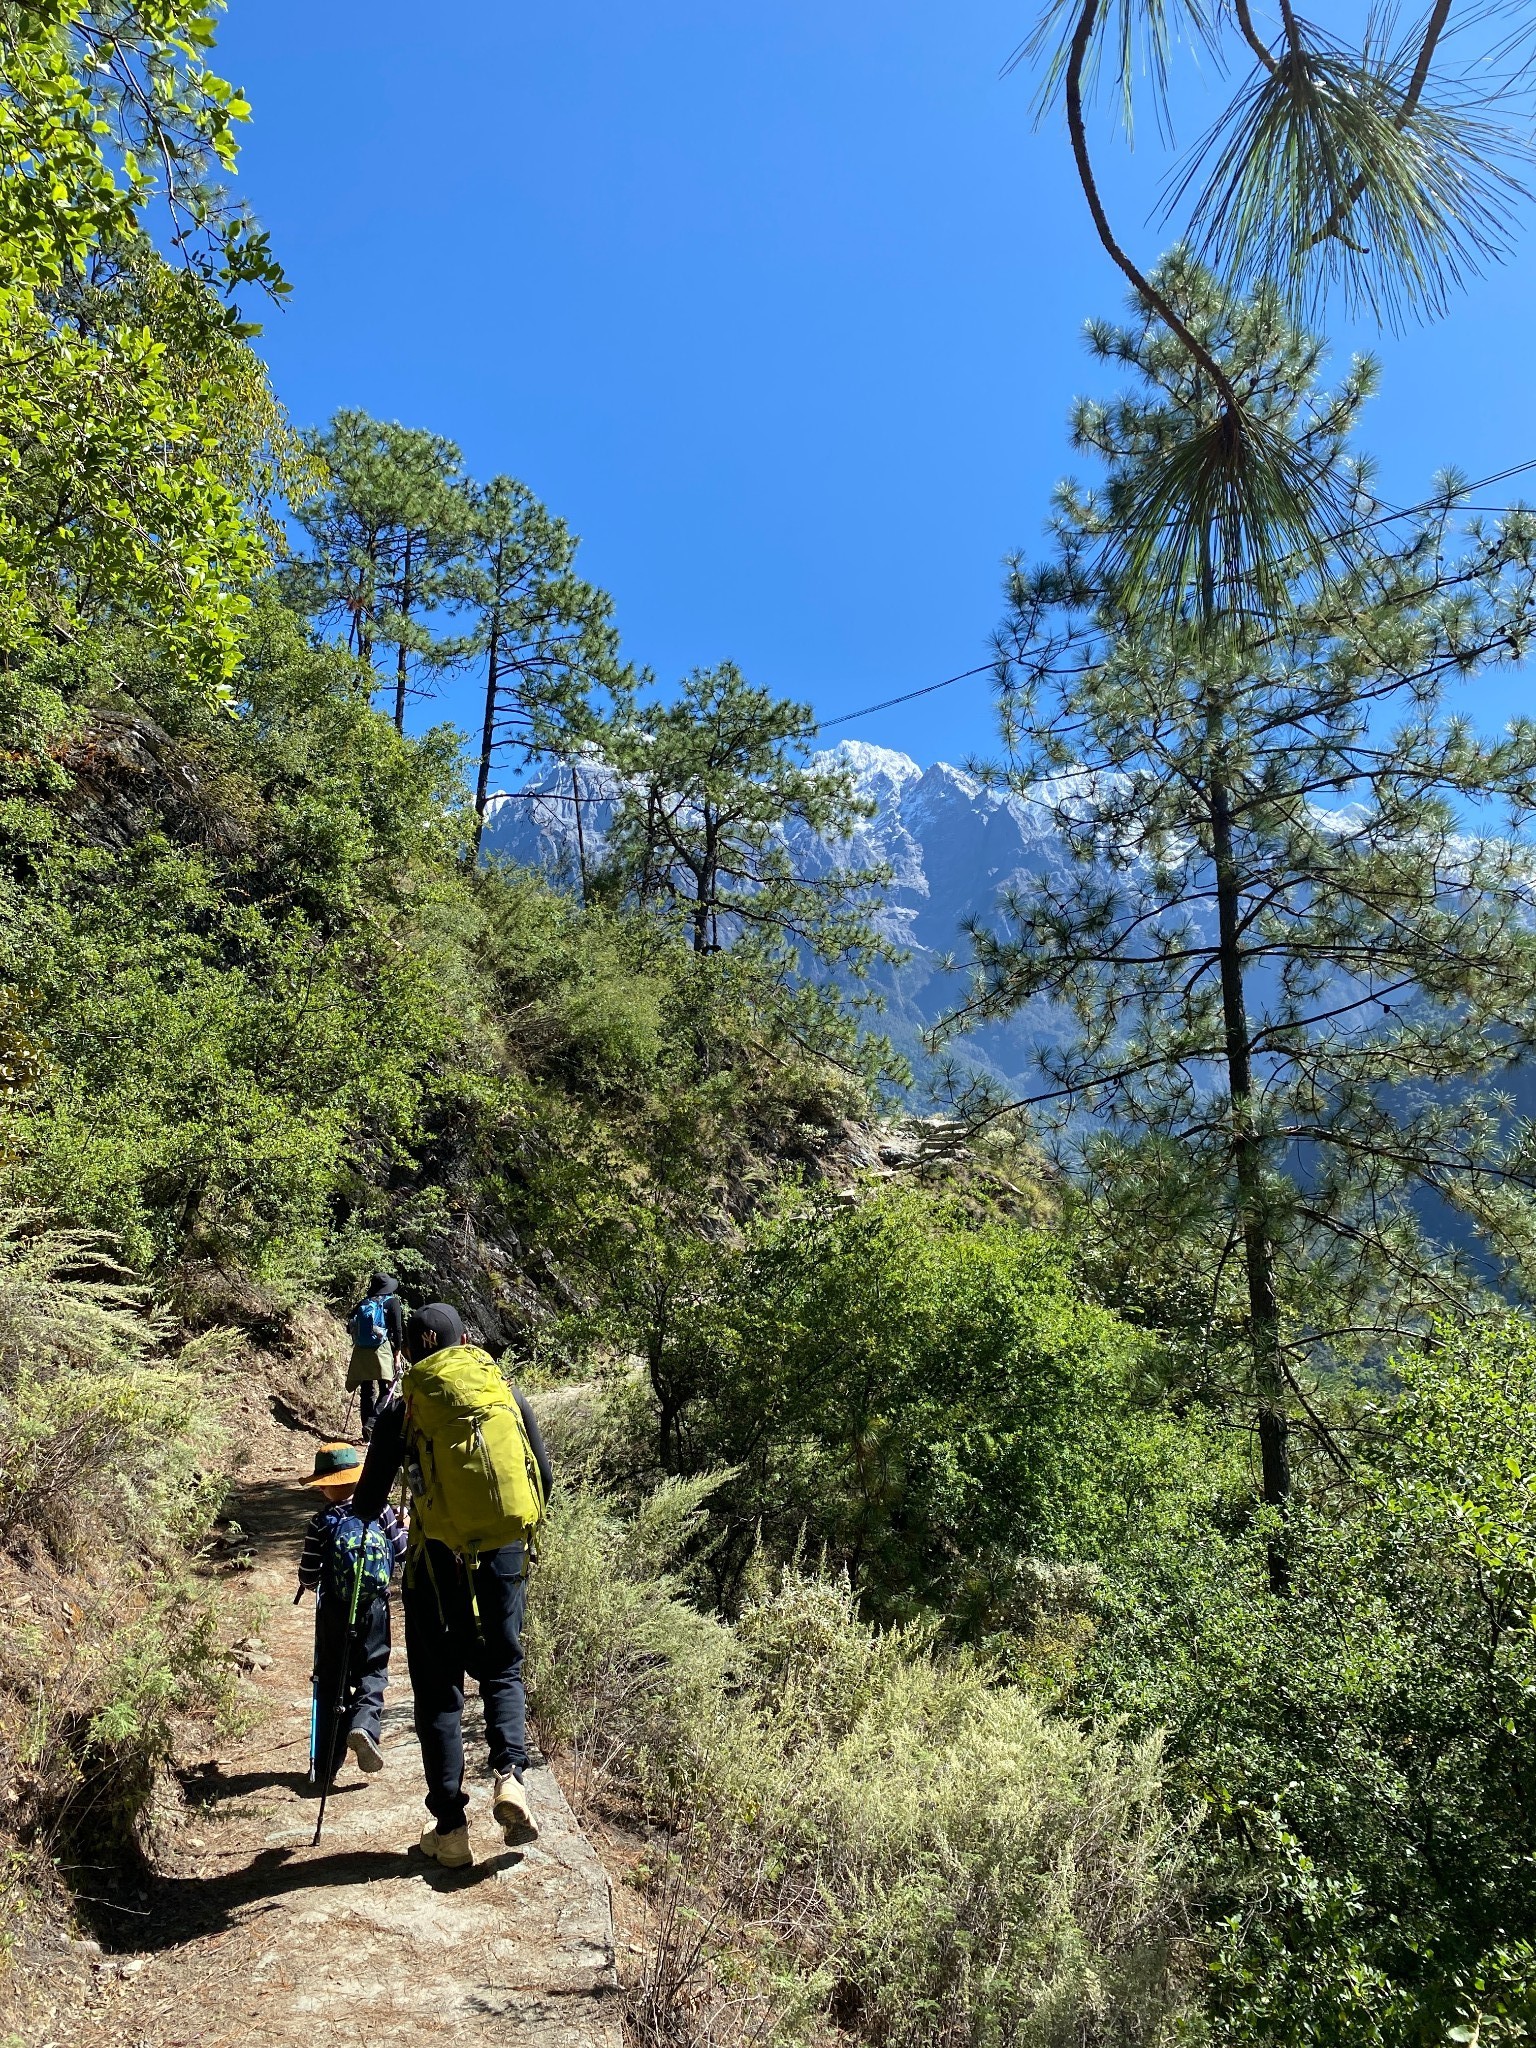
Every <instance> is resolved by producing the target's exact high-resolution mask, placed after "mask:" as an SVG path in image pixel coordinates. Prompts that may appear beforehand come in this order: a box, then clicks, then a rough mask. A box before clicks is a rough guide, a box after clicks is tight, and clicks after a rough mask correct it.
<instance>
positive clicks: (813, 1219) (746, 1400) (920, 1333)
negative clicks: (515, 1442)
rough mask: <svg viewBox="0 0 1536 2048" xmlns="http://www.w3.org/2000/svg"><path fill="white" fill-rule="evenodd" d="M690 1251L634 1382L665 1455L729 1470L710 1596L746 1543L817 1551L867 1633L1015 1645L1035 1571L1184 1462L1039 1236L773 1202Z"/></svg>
mask: <svg viewBox="0 0 1536 2048" xmlns="http://www.w3.org/2000/svg"><path fill="white" fill-rule="evenodd" d="M708 1249H709V1261H708V1263H709V1266H710V1269H711V1270H710V1278H709V1282H708V1284H707V1285H706V1286H701V1287H699V1288H697V1289H696V1290H695V1294H694V1298H693V1299H692V1300H689V1301H685V1302H683V1303H682V1305H681V1308H680V1311H679V1312H677V1313H675V1314H674V1317H673V1327H672V1328H671V1330H670V1332H669V1334H668V1337H667V1341H666V1343H665V1345H664V1346H663V1347H661V1348H660V1349H659V1352H658V1355H657V1356H655V1357H654V1358H653V1359H652V1362H651V1369H652V1378H653V1381H654V1382H655V1384H656V1392H657V1396H658V1402H659V1407H660V1411H661V1435H662V1449H663V1456H664V1459H665V1460H666V1462H667V1463H668V1464H669V1465H671V1466H672V1467H673V1468H674V1469H681V1470H683V1471H696V1470H699V1469H710V1468H713V1467H717V1466H720V1465H731V1466H734V1467H735V1468H736V1469H737V1473H738V1477H737V1478H736V1479H735V1480H734V1481H733V1482H732V1483H731V1484H730V1485H729V1486H728V1487H726V1488H724V1489H723V1490H722V1492H721V1494H720V1496H719V1500H718V1506H717V1525H718V1526H719V1527H720V1528H721V1529H722V1530H723V1532H724V1535H725V1542H724V1544H723V1545H722V1548H721V1551H720V1556H719V1564H720V1585H719V1590H720V1592H721V1594H722V1596H723V1597H725V1598H727V1599H729V1598H730V1597H731V1595H732V1593H733V1590H734V1579H733V1575H739V1573H740V1572H741V1570H742V1569H743V1568H744V1566H745V1564H746V1561H747V1559H748V1558H749V1557H750V1556H751V1554H752V1552H753V1550H754V1548H755V1546H756V1545H757V1544H758V1542H759V1541H764V1542H766V1543H767V1545H768V1547H769V1548H770V1550H771V1551H772V1552H773V1553H774V1554H775V1555H777V1556H779V1557H781V1558H782V1557H787V1556H789V1555H790V1554H792V1553H793V1552H794V1550H795V1549H796V1547H797V1545H799V1546H803V1547H804V1548H805V1549H806V1550H807V1551H808V1552H809V1553H811V1554H815V1553H817V1552H820V1551H823V1550H824V1551H825V1553H826V1554H827V1556H828V1557H829V1559H830V1560H831V1561H832V1562H833V1563H834V1564H836V1565H837V1566H839V1567H843V1568H846V1569H847V1570H848V1571H849V1572H850V1574H851V1575H852V1576H853V1578H854V1580H855V1582H856V1584H857V1585H858V1587H859V1590H860V1593H861V1595H862V1597H863V1599H864V1601H865V1602H866V1605H867V1607H868V1608H869V1611H870V1612H872V1613H874V1614H876V1615H877V1616H879V1617H880V1618H882V1619H885V1620H895V1619H900V1618H902V1617H906V1616H920V1615H923V1614H929V1613H934V1612H938V1613H942V1614H943V1615H944V1616H945V1617H946V1619H947V1623H948V1627H949V1629H950V1631H951V1633H953V1634H957V1635H961V1636H970V1637H980V1636H984V1635H986V1634H987V1633H989V1632H992V1631H996V1630H1000V1629H1014V1630H1028V1629H1029V1628H1030V1627H1031V1626H1032V1624H1033V1622H1034V1620H1035V1618H1036V1615H1037V1613H1038V1611H1039V1609H1040V1607H1041V1604H1042V1599H1043V1597H1044V1594H1045V1584H1044V1581H1043V1580H1042V1578H1041V1575H1040V1571H1039V1566H1040V1564H1041V1563H1044V1564H1045V1565H1047V1566H1061V1565H1068V1566H1070V1565H1076V1564H1079V1563H1081V1562H1083V1561H1085V1560H1090V1561H1091V1560H1093V1559H1095V1558H1098V1557H1101V1556H1102V1555H1104V1554H1106V1553H1107V1552H1109V1551H1111V1550H1113V1549H1114V1548H1115V1547H1116V1545H1117V1544H1118V1543H1119V1541H1120V1540H1121V1535H1122V1531H1123V1525H1124V1522H1125V1519H1126V1516H1127V1513H1129V1512H1139V1511H1140V1508H1139V1506H1138V1505H1136V1504H1138V1503H1140V1502H1142V1501H1144V1500H1145V1499H1147V1498H1148V1497H1150V1496H1151V1495H1153V1494H1154V1493H1155V1492H1157V1491H1158V1489H1159V1488H1160V1487H1161V1486H1163V1485H1165V1484H1167V1483H1168V1481H1169V1479H1171V1478H1172V1476H1173V1474H1174V1472H1175V1471H1176V1470H1177V1469H1178V1466H1179V1463H1180V1462H1181V1460H1182V1458H1183V1457H1184V1455H1185V1452H1184V1450H1183V1449H1182V1448H1181V1432H1180V1430H1179V1429H1178V1427H1177V1426H1176V1425H1175V1424H1174V1423H1173V1422H1172V1421H1171V1420H1170V1419H1169V1418H1168V1417H1167V1416H1166V1415H1161V1414H1159V1413H1158V1412H1157V1410H1156V1408H1155V1407H1154V1405H1153V1403H1152V1400H1151V1398H1150V1391H1149V1390H1144V1386H1143V1381H1144V1373H1143V1367H1142V1361H1143V1358H1144V1355H1145V1353H1146V1350H1147V1344H1146V1340H1145V1339H1144V1338H1142V1337H1140V1336H1138V1335H1137V1333H1136V1332H1134V1331H1133V1330H1131V1329H1130V1328H1129V1327H1128V1326H1127V1325H1125V1324H1124V1323H1122V1322H1120V1321H1119V1320H1118V1319H1117V1318H1116V1317H1115V1316H1113V1315H1111V1314H1110V1313H1109V1312H1108V1311H1106V1310H1104V1309H1101V1308H1098V1307H1096V1306H1095V1305H1094V1304H1093V1303H1092V1302H1091V1301H1089V1300H1087V1299H1086V1298H1085V1297H1084V1294H1083V1291H1082V1289H1081V1288H1080V1287H1079V1286H1078V1285H1077V1284H1076V1282H1075V1280H1074V1278H1073V1275H1072V1271H1071V1267H1070V1262H1069V1260H1068V1258H1067V1256H1066V1254H1065V1252H1064V1250H1063V1247H1062V1246H1061V1245H1060V1243H1059V1242H1055V1241H1052V1240H1051V1239H1049V1238H1046V1237H1044V1236H1042V1235H1041V1234H1039V1233H1037V1232H1033V1231H1029V1230H1025V1229H1021V1228H1019V1227H1017V1226H1016V1225H1013V1224H993V1225H981V1226H978V1225H977V1224H975V1223H974V1222H973V1221H972V1220H971V1219H970V1218H969V1217H968V1216H967V1215H966V1214H965V1213H964V1211H963V1210H962V1208H961V1207H960V1205H959V1204H958V1203H957V1202H954V1201H952V1200H948V1199H945V1198H942V1197H935V1196H932V1195H929V1194H924V1193H921V1192H912V1191H906V1190H903V1191H900V1192H884V1193H880V1194H873V1195H871V1196H870V1197H869V1198H868V1199H866V1200H864V1201H861V1202H859V1203H858V1204H856V1205H852V1206H850V1205H848V1204H846V1203H842V1202H839V1201H836V1200H833V1199H830V1198H827V1197H825V1196H804V1197H794V1198H792V1199H790V1200H788V1201H786V1202H782V1203H780V1204H778V1205H777V1206H776V1207H772V1208H770V1209H769V1210H768V1211H767V1212H765V1213H764V1214H763V1215H762V1216H760V1217H759V1218H758V1219H757V1220H755V1221H754V1222H752V1223H751V1224H749V1226H748V1228H747V1229H746V1231H745V1233H744V1235H743V1239H742V1241H741V1243H740V1244H739V1245H734V1246H730V1245H722V1246H716V1247H710V1248H708Z"/></svg>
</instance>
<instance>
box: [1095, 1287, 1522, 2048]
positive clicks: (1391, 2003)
mask: <svg viewBox="0 0 1536 2048" xmlns="http://www.w3.org/2000/svg"><path fill="white" fill-rule="evenodd" d="M1392 1373H1393V1378H1394V1380H1395V1382H1396V1385H1397V1391H1396V1392H1395V1394H1394V1396H1393V1397H1392V1398H1391V1399H1390V1400H1389V1401H1387V1402H1385V1403H1384V1404H1383V1405H1382V1407H1381V1408H1380V1409H1379V1411H1378V1413H1377V1415H1376V1417H1375V1418H1374V1427H1373V1430H1372V1433H1371V1435H1370V1436H1367V1437H1363V1438H1359V1437H1357V1440H1356V1445H1355V1456H1354V1461H1353V1465H1352V1469H1351V1472H1350V1475H1349V1481H1348V1483H1347V1484H1345V1483H1343V1482H1342V1481H1340V1480H1337V1479H1336V1480H1335V1481H1334V1482H1333V1484H1332V1485H1331V1487H1329V1488H1328V1489H1327V1490H1326V1491H1323V1492H1320V1493H1318V1494H1316V1495H1315V1496H1314V1497H1313V1498H1311V1499H1303V1500H1299V1501H1298V1502H1297V1503H1296V1505H1295V1507H1294V1509H1293V1511H1292V1513H1291V1515H1290V1517H1289V1518H1288V1531H1287V1536H1286V1540H1287V1542H1288V1544H1289V1545H1290V1548H1291V1551H1292V1589H1291V1592H1290V1595H1289V1597H1287V1598H1283V1599H1277V1598H1275V1597H1274V1596H1273V1595H1272V1594H1271V1593H1270V1591H1269V1585H1268V1572H1267V1560H1266V1545H1267V1542H1268V1541H1269V1538H1270V1533H1271V1532H1270V1531H1269V1530H1268V1529H1266V1528H1264V1527H1239V1528H1237V1529H1236V1530H1235V1531H1234V1530H1233V1529H1232V1528H1231V1526H1230V1525H1228V1526H1225V1527H1224V1526H1223V1523H1222V1519H1221V1517H1220V1516H1219V1515H1213V1514H1211V1513H1210V1511H1209V1507H1208V1505H1203V1504H1202V1503H1200V1502H1199V1501H1198V1500H1197V1499H1196V1498H1194V1497H1191V1498H1190V1499H1189V1501H1188V1503H1187V1505H1186V1512H1185V1517H1184V1522H1183V1526H1182V1528H1180V1529H1178V1530H1176V1531H1173V1532H1168V1531H1164V1532H1163V1533H1162V1534H1161V1535H1160V1536H1159V1540H1158V1541H1157V1542H1156V1543H1155V1544H1153V1545H1150V1546H1148V1547H1146V1548H1144V1549H1141V1550H1139V1551H1136V1552H1132V1553H1128V1554H1127V1555H1126V1556H1125V1557H1124V1558H1123V1559H1121V1560H1119V1561H1118V1563H1117V1564H1116V1565H1115V1567H1114V1568H1113V1569H1112V1570H1111V1572H1110V1574H1109V1577H1108V1579H1107V1581H1106V1585H1105V1590H1104V1595H1103V1599H1102V1602H1101V1615H1100V1632H1099V1634H1098V1637H1097V1640H1096V1642H1095V1643H1094V1645H1093V1647H1092V1650H1091V1653H1090V1654H1089V1656H1088V1657H1087V1658H1086V1660H1085V1662H1084V1665H1083V1670H1082V1674H1081V1683H1080V1686H1079V1689H1078V1697H1077V1701H1076V1704H1077V1705H1078V1707H1079V1709H1080V1710H1082V1711H1085V1712H1092V1713H1097V1714H1100V1715H1102V1714H1105V1713H1113V1714H1117V1715H1122V1716H1129V1717H1130V1720H1131V1722H1132V1724H1133V1725H1135V1726H1139V1727H1141V1728H1143V1729H1148V1730H1150V1729H1153V1728H1163V1729H1165V1730H1166V1731H1167V1734H1166V1741H1167V1753H1168V1758H1169V1772H1170V1777H1171V1782H1172V1784H1173V1786H1174V1788H1175V1790H1176V1792H1177V1793H1178V1794H1179V1795H1180V1796H1181V1797H1184V1798H1187V1799H1188V1800H1189V1801H1190V1802H1191V1803H1192V1804H1193V1805H1195V1806H1196V1807H1197V1809H1198V1810H1200V1811H1201V1812H1203V1815H1204V1822H1203V1825H1202V1827H1201V1829H1200V1832H1199V1836H1198V1840H1199V1842H1200V1843H1201V1845H1202V1856H1203V1868H1202V1873H1201V1887H1202V1890H1203V1893H1204V1904H1205V1912H1206V1915H1207V1917H1208V1919H1209V1922H1210V1924H1211V1926H1212V1928H1213V1930H1214V1932H1213V1968H1212V1979H1211V1982H1212V1997H1213V2009H1214V2012H1215V2015H1216V2018H1217V2020H1218V2022H1219V2027H1220V2034H1221V2038H1222V2039H1223V2040H1225V2041H1228V2042H1231V2043H1234V2044H1243V2048H1248V2044H1253V2048H1257V2044H1260V2043H1265V2044H1276V2048H1278V2044H1284V2048H1300V2044H1304V2043H1313V2042H1316V2043H1328V2044H1334V2043H1337V2044H1339V2048H1344V2044H1346V2043H1348V2044H1349V2048H1421V2044H1426V2048H1427V2044H1429V2043H1436V2044H1438V2043H1441V2042H1443V2041H1445V2040H1447V2039H1448V2038H1451V2036H1450V2035H1449V2032H1448V2030H1449V2029H1451V2028H1452V2027H1455V2026H1458V2025H1461V2024H1463V2023H1466V2024H1471V2021H1470V2020H1468V2018H1467V2015H1468V2014H1469V2013H1472V2012H1474V2011H1475V2010H1476V2009H1477V2007H1476V2000H1477V1998H1478V1997H1479V1996H1486V2001H1487V2010H1488V2011H1489V2013H1490V2015H1491V2019H1492V2018H1497V2017H1498V2012H1497V2004H1498V2001H1499V2000H1502V2001H1503V2002H1504V2004H1505V2006H1506V2007H1507V2008H1509V2009H1515V2008H1516V2007H1517V2006H1518V2001H1519V1999H1521V1998H1522V1997H1527V1996H1528V1991H1526V1990H1522V1989H1521V1987H1520V1984H1519V1983H1518V1982H1517V1981H1516V1978H1515V1976H1512V1975H1511V1971H1512V1970H1513V1967H1514V1966H1513V1964H1512V1962H1511V1961H1510V1958H1512V1957H1514V1956H1515V1954H1516V1951H1517V1947H1518V1944H1519V1943H1520V1942H1521V1941H1523V1940H1525V1939H1527V1938H1528V1936H1529V1932H1530V1929H1531V1928H1532V1927H1533V1926H1536V1783H1533V1780H1532V1775H1531V1769H1530V1759H1531V1756H1532V1754H1533V1753H1536V1627H1533V1619H1536V1330H1533V1328H1532V1325H1531V1324H1530V1323H1529V1322H1528V1321H1526V1320H1525V1319H1524V1318H1520V1317H1509V1318H1507V1319H1505V1320H1503V1321H1501V1322H1494V1323H1489V1324H1487V1325H1485V1326H1483V1327H1482V1328H1477V1327H1474V1328H1472V1329H1470V1330H1458V1331H1454V1332H1452V1331H1447V1332H1443V1333H1442V1334H1441V1337H1440V1339H1439V1340H1438V1341H1437V1342H1436V1343H1434V1344H1433V1345H1430V1346H1428V1347H1426V1349H1425V1350H1424V1351H1423V1352H1422V1353H1419V1354H1417V1355H1407V1356H1404V1357H1402V1358H1399V1359H1398V1360H1396V1361H1395V1362H1394V1364H1393V1367H1392ZM1500 1956H1503V1957H1504V1958H1505V1961H1504V1962H1503V1963H1500V1962H1499V1961H1498V1958H1499V1957H1500ZM1479 1982H1481V1983H1482V1984H1483V1985H1484V1987H1485V1990H1484V1992H1483V1993H1479V1992H1478V1990H1477V1986H1478V1984H1479ZM1495 2037H1496V2035H1495V2031H1493V2030H1492V2027H1491V2020H1490V2031H1489V2032H1488V2033H1487V2034H1485V2035H1484V2036H1483V2038H1488V2039H1491V2038H1495Z"/></svg>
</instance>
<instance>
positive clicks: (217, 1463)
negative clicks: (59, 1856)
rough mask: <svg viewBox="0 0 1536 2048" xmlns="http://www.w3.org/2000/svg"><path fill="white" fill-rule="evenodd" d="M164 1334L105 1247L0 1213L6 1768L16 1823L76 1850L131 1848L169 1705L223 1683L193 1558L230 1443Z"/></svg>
mask: <svg viewBox="0 0 1536 2048" xmlns="http://www.w3.org/2000/svg"><path fill="white" fill-rule="evenodd" d="M176 1334H177V1333H176V1332H175V1331H174V1330H173V1328H172V1326H171V1325H170V1324H169V1323H168V1321H167V1320H166V1319H165V1318H164V1317H163V1316H159V1315H156V1314H154V1313H152V1312H151V1310H150V1307H149V1303H148V1300H147V1297H146V1295H145V1294H144V1292H143V1290H142V1289H141V1288H139V1287H138V1286H137V1285H136V1284H135V1283H134V1282H133V1281H132V1280H131V1278H130V1276H129V1275H128V1274H126V1273H124V1272H123V1271H122V1270H121V1269H119V1268H118V1267H117V1265H116V1264H115V1263H114V1260H113V1257H112V1248H111V1247H110V1246H109V1245H107V1244H105V1243H103V1242H102V1241H101V1240H99V1239H95V1238H91V1237H88V1236H86V1235H84V1234H83V1233H81V1232H78V1231H67V1230H61V1229H58V1228H57V1227H55V1226H53V1225H51V1224H49V1223H48V1222H47V1220H46V1219H44V1218H42V1217H39V1216H38V1215H36V1214H32V1213H27V1212H18V1211H15V1210H6V1211H4V1212H0V1552H3V1553H6V1554H5V1555H0V1572H3V1573H4V1574H5V1576H6V1584H7V1599H6V1603H5V1605H6V1617H5V1620H4V1622H3V1624H0V1761H3V1763H4V1767H5V1770H6V1779H7V1784H8V1786H9V1788H10V1791H11V1801H10V1811H9V1819H10V1821H11V1823H12V1824H13V1825H15V1826H18V1827H19V1828H21V1829H22V1830H23V1832H24V1833H34V1832H40V1833H42V1834H44V1835H45V1836H46V1837H47V1838H48V1839H49V1840H51V1841H58V1840H60V1839H61V1838H62V1839H67V1840H70V1841H72V1842H73V1843H74V1844H75V1845H76V1850H77V1853H79V1854H81V1855H85V1854H87V1853H89V1854H98V1853H118V1852H120V1851H121V1850H122V1849H123V1848H124V1846H125V1845H129V1844H131V1843H132V1841H133V1837H134V1830H135V1828H136V1826H137V1823H138V1820H139V1817H140V1815H141V1813H142V1811H143V1809H144V1807H145V1805H146V1803H147V1801H148V1798H149V1794H150V1791H151V1789H152V1785H153V1780H154V1775H155V1772H156V1771H157V1769H158V1768H159V1767H160V1766H161V1765H162V1764H163V1763H164V1761H165V1760H166V1759H167V1758H168V1756H169V1755H170V1750H171V1740H172V1731H173V1727H174V1724H175V1721H176V1719H177V1717H178V1716H181V1715H185V1714H186V1713H189V1712H194V1711H209V1710H212V1709H214V1708H216V1707H217V1706H218V1705H219V1704H220V1703H221V1701H222V1699H223V1696H224V1692H225V1674H224V1671H223V1667H221V1666H220V1665H218V1664H217V1662H216V1661H215V1656H214V1642H213V1616H212V1611H211V1608H210V1606H209V1603H208V1601H207V1598H206V1595H205V1594H204V1593H203V1592H202V1591H201V1590H200V1589H197V1588H195V1587H194V1585H193V1584H192V1582H191V1579H190V1574H189V1571H188V1564H187V1547H188V1546H189V1545H191V1544H193V1543H195V1542H196V1541H197V1540H198V1539H199V1538H200V1537H201V1536H202V1535H203V1534H204V1533H205V1532H206V1530H207V1528H208V1526H209V1524H210V1522H211V1520H212V1517H213V1514H214V1512H215V1510H216V1508H217V1506H218V1502H219V1498H220V1495H221V1492H222V1488H221V1485H220V1482H219V1480H218V1478H217V1476H216V1475H217V1474H218V1472H219V1471H220V1470H221V1469H222V1465H223V1462H224V1449H225V1446H224V1443H223V1437H222V1431H221V1428H220V1425H219V1421H218V1417H217V1413H216V1410H215V1406H214V1404H213V1402H212V1401H211V1400H210V1398H209V1390H208V1386H207V1382H206V1377H205V1375H206V1372H207V1368H208V1366H209V1364H210V1362H211V1361H210V1359H209V1356H208V1349H209V1347H208V1345H207V1343H206V1342H205V1343H204V1344H203V1345H202V1346H201V1347H195V1346H194V1347H187V1346H183V1347H182V1349H181V1351H180V1354H179V1355H174V1356H168V1355H167V1350H168V1346H169V1344H170V1342H171V1340H172V1339H173V1337H174V1336H175V1335H176ZM22 1562H25V1563H28V1564H30V1565H31V1566H32V1567H33V1573H34V1575H33V1576H30V1577H29V1576H28V1575H26V1574H25V1573H24V1572H23V1571H22V1569H21V1563H22ZM34 1587H41V1588H46V1589H47V1597H45V1598H44V1599H43V1600H41V1601H38V1600H36V1599H35V1598H34V1594H33V1591H32V1588H34ZM61 1592H66V1593H67V1595H68V1597H67V1598H62V1599H61V1597H60V1596H61ZM61 1611H62V1614H63V1617H64V1620H63V1624H62V1626H61V1625H60V1623H59V1621H58V1620H57V1619H56V1618H55V1617H57V1616H58V1615H59V1613H60V1612H61ZM87 1845H89V1846H88V1847H87Z"/></svg>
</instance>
